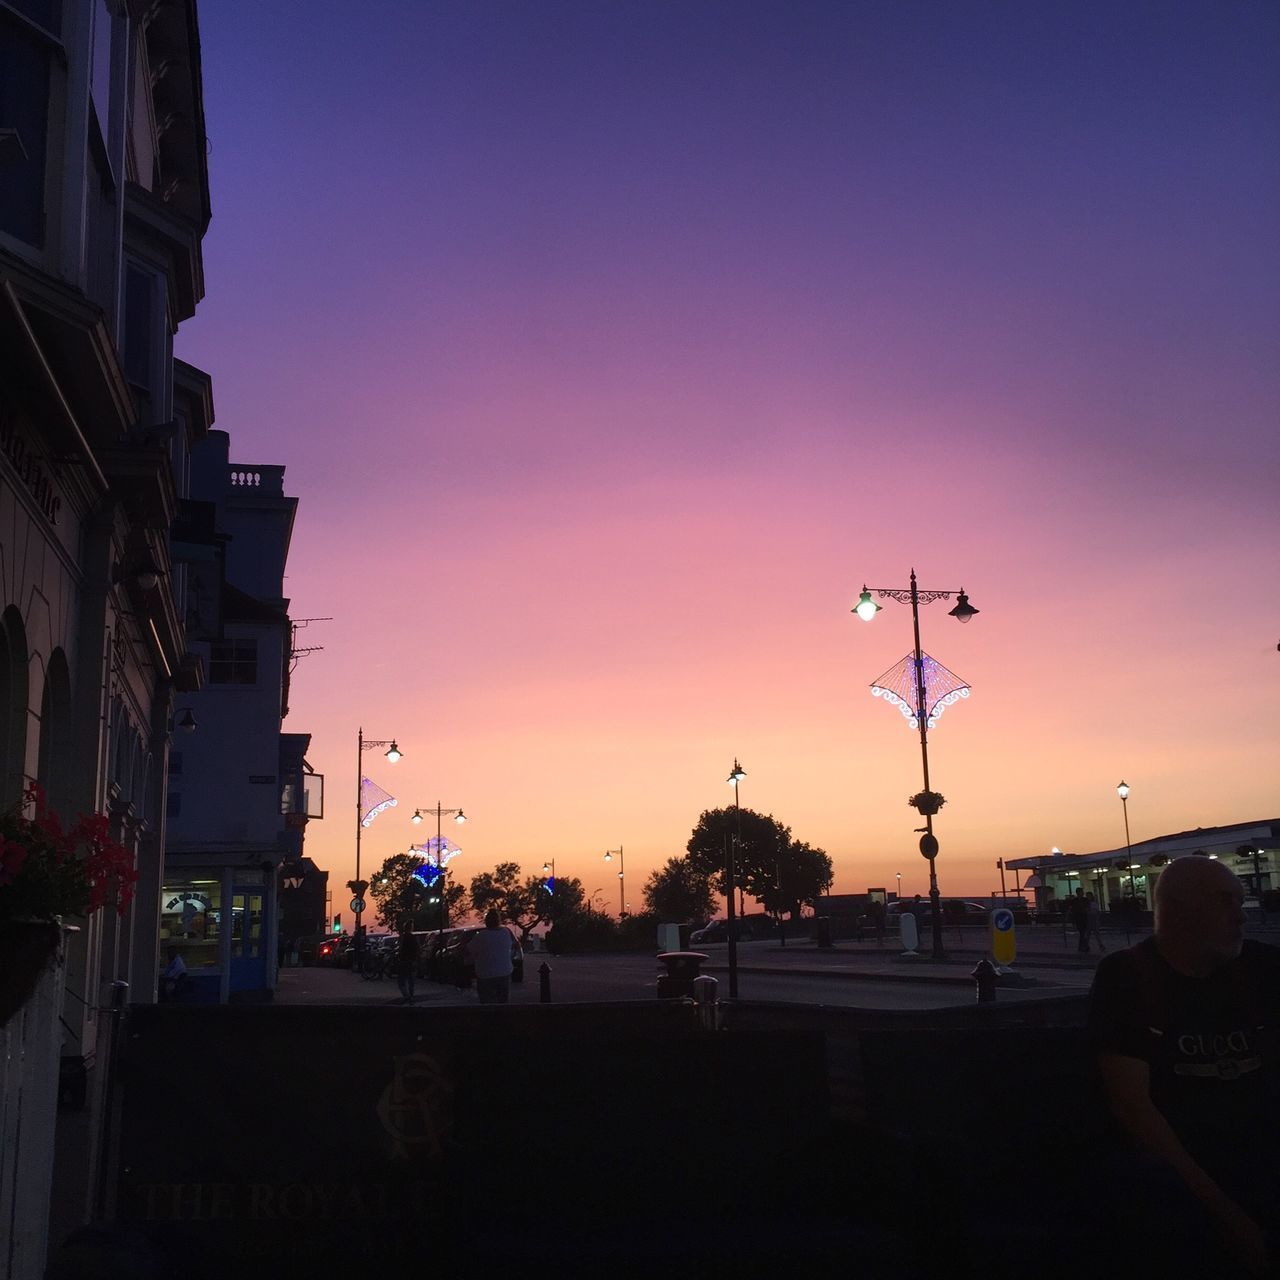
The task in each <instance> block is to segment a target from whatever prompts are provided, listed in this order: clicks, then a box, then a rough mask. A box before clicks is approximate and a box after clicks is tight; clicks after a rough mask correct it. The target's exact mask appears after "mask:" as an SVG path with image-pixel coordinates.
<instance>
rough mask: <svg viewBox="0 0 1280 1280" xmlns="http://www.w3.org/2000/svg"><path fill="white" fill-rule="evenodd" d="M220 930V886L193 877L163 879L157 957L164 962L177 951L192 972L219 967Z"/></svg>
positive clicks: (211, 881)
mask: <svg viewBox="0 0 1280 1280" xmlns="http://www.w3.org/2000/svg"><path fill="white" fill-rule="evenodd" d="M221 930H222V884H221V881H219V880H213V879H205V878H203V877H200V876H193V877H192V878H190V879H184V878H177V879H172V880H166V881H165V886H164V892H163V894H162V895H161V898H160V955H161V960H162V962H167V961H168V958H169V953H170V951H171V949H173V948H177V950H178V953H179V954H180V955H181V956H182V960H183V963H184V964H185V965H186V966H187V969H188V970H189V971H190V972H192V973H209V972H212V971H214V970H216V969H217V968H218V947H219V937H220V936H221Z"/></svg>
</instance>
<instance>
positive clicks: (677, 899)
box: [644, 858, 715, 923]
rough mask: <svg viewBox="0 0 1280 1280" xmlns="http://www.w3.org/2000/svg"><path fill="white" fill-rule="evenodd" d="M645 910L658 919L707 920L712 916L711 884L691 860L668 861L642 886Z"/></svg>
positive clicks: (671, 920)
mask: <svg viewBox="0 0 1280 1280" xmlns="http://www.w3.org/2000/svg"><path fill="white" fill-rule="evenodd" d="M644 902H645V906H646V908H647V909H648V910H649V911H650V912H652V913H653V914H654V915H655V916H657V918H658V919H659V920H666V921H668V922H677V923H684V922H686V921H690V920H708V919H710V918H711V916H712V915H713V914H714V913H715V904H714V902H713V901H712V897H711V882H710V880H709V879H708V876H707V874H706V872H704V871H701V870H699V868H698V867H697V866H695V865H694V863H693V861H692V859H690V858H668V859H667V865H666V866H665V867H661V868H659V869H658V870H657V871H655V872H654V873H653V874H652V875H651V876H650V877H649V879H648V880H647V881H645V886H644Z"/></svg>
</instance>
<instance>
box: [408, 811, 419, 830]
mask: <svg viewBox="0 0 1280 1280" xmlns="http://www.w3.org/2000/svg"><path fill="white" fill-rule="evenodd" d="M409 821H410V822H412V823H413V825H414V826H415V827H416V826H417V825H418V824H419V823H420V822H421V821H422V810H421V809H415V810H414V811H413V817H412V818H410V819H409Z"/></svg>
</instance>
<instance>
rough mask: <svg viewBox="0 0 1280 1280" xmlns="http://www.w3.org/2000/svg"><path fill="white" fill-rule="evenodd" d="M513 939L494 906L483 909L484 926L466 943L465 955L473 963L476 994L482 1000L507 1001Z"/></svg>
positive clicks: (486, 1002)
mask: <svg viewBox="0 0 1280 1280" xmlns="http://www.w3.org/2000/svg"><path fill="white" fill-rule="evenodd" d="M514 941H515V940H514V939H513V938H512V936H511V932H510V930H509V929H506V928H504V927H503V924H502V917H501V916H500V915H499V914H498V913H497V911H496V910H490V911H487V912H486V913H485V917H484V928H483V929H481V930H480V931H479V932H478V933H475V934H473V935H472V938H471V941H470V942H469V943H467V958H468V959H469V960H470V961H471V963H472V965H474V966H475V971H476V994H477V995H479V997H480V1003H481V1004H506V1003H507V998H508V997H509V996H510V994H511V972H512V970H513V969H514V967H515V966H514V965H513V964H512V963H511V951H512V947H513V945H514Z"/></svg>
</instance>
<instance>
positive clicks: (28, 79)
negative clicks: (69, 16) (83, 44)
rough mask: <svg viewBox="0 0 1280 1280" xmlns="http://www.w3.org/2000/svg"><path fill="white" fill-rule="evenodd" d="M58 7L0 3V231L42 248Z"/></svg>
mask: <svg viewBox="0 0 1280 1280" xmlns="http://www.w3.org/2000/svg"><path fill="white" fill-rule="evenodd" d="M59 12H60V6H58V5H56V4H54V3H53V0H18V2H16V3H15V0H4V2H2V3H0V231H6V232H8V233H9V235H11V236H15V237H16V238H17V239H19V240H21V241H23V242H24V243H26V244H29V245H31V246H33V247H34V248H37V249H41V248H43V247H44V234H45V225H44V214H45V204H44V201H45V163H46V155H47V151H48V132H49V87H50V74H49V73H50V67H51V65H52V59H53V57H54V54H55V50H56V51H57V52H58V53H59V54H60V53H61V49H60V48H59V45H58V41H57V38H56V37H57V34H58V27H59V22H58V14H59Z"/></svg>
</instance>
